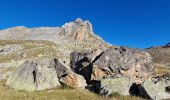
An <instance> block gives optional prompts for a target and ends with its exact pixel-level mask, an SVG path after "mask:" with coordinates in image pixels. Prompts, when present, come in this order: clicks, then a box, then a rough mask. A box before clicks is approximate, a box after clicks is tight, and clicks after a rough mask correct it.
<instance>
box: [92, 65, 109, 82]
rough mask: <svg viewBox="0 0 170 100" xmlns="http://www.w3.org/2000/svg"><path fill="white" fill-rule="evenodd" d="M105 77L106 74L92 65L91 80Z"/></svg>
mask: <svg viewBox="0 0 170 100" xmlns="http://www.w3.org/2000/svg"><path fill="white" fill-rule="evenodd" d="M106 76H107V72H104V71H102V70H101V69H99V68H98V66H96V65H94V66H93V68H92V74H91V80H100V79H101V78H104V77H106Z"/></svg>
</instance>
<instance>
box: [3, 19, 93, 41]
mask: <svg viewBox="0 0 170 100" xmlns="http://www.w3.org/2000/svg"><path fill="white" fill-rule="evenodd" d="M92 34H93V28H92V24H91V23H90V22H89V21H88V20H85V21H83V20H82V19H80V18H77V19H76V20H75V21H73V22H69V23H66V24H64V25H63V26H62V27H38V28H27V27H25V26H16V27H12V28H8V29H5V30H0V39H23V40H31V39H33V40H35V39H36V40H54V39H55V40H56V39H58V38H63V37H67V38H72V40H78V41H83V40H86V39H87V38H88V37H90V35H92ZM47 37H48V39H47Z"/></svg>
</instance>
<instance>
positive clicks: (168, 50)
mask: <svg viewBox="0 0 170 100" xmlns="http://www.w3.org/2000/svg"><path fill="white" fill-rule="evenodd" d="M145 50H146V51H147V52H149V53H150V54H151V55H152V57H153V62H154V63H155V66H156V69H155V70H156V71H157V72H158V73H170V43H168V44H166V45H163V46H157V47H151V48H147V49H145Z"/></svg>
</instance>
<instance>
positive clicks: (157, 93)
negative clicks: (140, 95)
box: [142, 75, 170, 100]
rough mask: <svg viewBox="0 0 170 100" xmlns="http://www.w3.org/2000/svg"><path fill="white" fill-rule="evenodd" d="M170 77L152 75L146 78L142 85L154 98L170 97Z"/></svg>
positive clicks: (159, 99)
mask: <svg viewBox="0 0 170 100" xmlns="http://www.w3.org/2000/svg"><path fill="white" fill-rule="evenodd" d="M169 79H170V77H169V76H168V77H167V76H165V75H163V76H159V77H152V78H149V79H148V80H146V81H145V82H144V83H143V84H142V86H143V87H144V88H145V90H146V93H147V94H148V95H149V96H150V98H152V99H153V100H162V99H168V98H170V93H169V89H168V87H169V86H170V80H169Z"/></svg>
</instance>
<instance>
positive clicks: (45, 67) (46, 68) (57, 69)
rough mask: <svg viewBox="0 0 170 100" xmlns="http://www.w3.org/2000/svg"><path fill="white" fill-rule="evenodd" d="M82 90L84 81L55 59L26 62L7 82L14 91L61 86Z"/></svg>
mask: <svg viewBox="0 0 170 100" xmlns="http://www.w3.org/2000/svg"><path fill="white" fill-rule="evenodd" d="M60 83H62V84H64V85H67V86H69V87H72V88H81V89H84V88H85V86H86V85H87V84H86V81H85V79H84V78H83V77H82V76H80V75H78V74H76V73H74V72H72V71H71V70H69V69H68V67H66V66H65V65H64V64H63V63H61V62H60V61H59V60H57V59H47V58H43V59H40V60H27V61H26V62H24V63H23V64H22V65H21V66H20V67H19V68H18V69H17V70H16V72H14V73H13V74H12V75H11V76H10V77H9V78H8V80H7V83H6V84H7V85H8V86H9V87H12V88H14V89H16V90H25V91H35V90H45V89H50V88H54V87H59V86H61V84H60Z"/></svg>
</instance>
